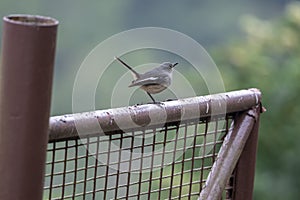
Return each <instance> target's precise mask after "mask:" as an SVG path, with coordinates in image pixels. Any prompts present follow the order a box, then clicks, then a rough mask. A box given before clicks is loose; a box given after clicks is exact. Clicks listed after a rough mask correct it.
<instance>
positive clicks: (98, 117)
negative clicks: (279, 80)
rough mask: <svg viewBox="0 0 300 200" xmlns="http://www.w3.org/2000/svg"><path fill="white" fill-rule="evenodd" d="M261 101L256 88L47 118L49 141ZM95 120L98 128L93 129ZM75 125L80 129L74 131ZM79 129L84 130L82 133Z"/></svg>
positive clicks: (239, 107)
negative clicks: (48, 122) (48, 120)
mask: <svg viewBox="0 0 300 200" xmlns="http://www.w3.org/2000/svg"><path fill="white" fill-rule="evenodd" d="M260 101H261V93H260V91H259V90H258V89H248V90H240V91H233V92H226V93H221V94H215V95H207V96H199V97H193V98H185V99H179V100H174V101H167V102H163V103H161V104H145V105H138V106H128V107H123V108H114V109H107V110H98V111H92V112H84V113H76V114H68V115H62V116H55V117H51V118H50V126H49V142H52V141H62V140H68V139H76V138H78V137H79V131H80V132H81V134H80V137H84V136H90V135H97V134H113V133H120V131H122V132H125V131H130V130H138V129H139V128H143V127H147V128H149V127H151V126H155V125H162V124H165V123H172V122H180V121H186V120H193V119H201V118H203V119H204V118H206V117H213V116H217V115H225V114H228V113H234V112H239V111H244V110H247V109H250V108H252V107H254V106H256V105H258V104H260ZM95 122H96V123H97V125H98V126H99V127H100V128H99V129H97V131H95V127H94V126H95ZM78 125H79V126H80V130H79V131H78ZM82 132H84V133H83V134H82Z"/></svg>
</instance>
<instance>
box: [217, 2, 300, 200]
mask: <svg viewBox="0 0 300 200" xmlns="http://www.w3.org/2000/svg"><path fill="white" fill-rule="evenodd" d="M241 27H242V29H243V31H244V32H245V38H244V40H235V41H232V42H230V43H229V44H226V45H224V46H223V47H220V48H216V49H215V52H214V54H213V58H214V60H215V62H216V63H217V66H218V67H219V69H220V70H221V73H222V75H223V77H224V81H225V86H226V89H227V90H233V89H240V88H249V87H257V88H259V89H261V91H262V94H263V105H264V106H265V107H266V109H267V112H266V113H264V114H263V115H262V116H261V127H260V137H259V149H258V160H257V173H256V181H255V199H299V198H300V190H299V188H300V170H299V169H300V159H299V157H298V156H299V152H300V145H299V141H300V134H299V132H300V123H299V117H300V106H299V102H300V84H299V82H300V45H299V44H300V2H293V3H290V4H288V5H287V7H286V10H285V13H284V16H283V17H282V18H279V19H277V20H274V21H266V20H260V19H258V18H256V17H254V16H249V15H248V16H244V17H243V18H242V19H241Z"/></svg>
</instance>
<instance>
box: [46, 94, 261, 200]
mask: <svg viewBox="0 0 300 200" xmlns="http://www.w3.org/2000/svg"><path fill="white" fill-rule="evenodd" d="M260 96H261V94H260V92H259V91H258V90H256V89H250V90H241V91H235V92H228V93H224V94H217V95H209V96H204V97H194V98H189V99H183V100H178V101H171V102H164V103H163V104H161V105H153V104H147V105H140V106H130V107H126V108H116V109H109V110H102V111H94V112H89V113H79V114H71V115H64V116H57V117H51V119H50V128H49V144H48V150H47V163H46V175H45V187H44V198H45V199H198V198H199V199H220V198H222V199H252V190H253V179H254V169H255V155H256V141H257V132H258V131H257V127H258V122H259V121H258V119H259V113H260V112H259V111H260ZM214 105H215V108H214ZM224 107H225V108H226V112H225V113H223V111H224V109H222V108H224ZM195 110H197V111H198V114H199V116H198V115H195ZM189 111H190V114H189ZM151 113H152V114H153V113H155V114H154V117H153V116H150V115H151ZM162 114H164V115H165V118H162V119H163V120H162V121H160V120H159V119H156V120H154V121H155V122H153V123H151V120H149V119H152V120H153V118H155V117H156V116H160V115H162ZM128 120H132V121H134V123H127V122H128ZM91 121H94V122H96V124H98V125H99V127H100V128H99V127H97V128H95V125H92V123H91ZM137 124H139V125H138V126H137ZM82 127H84V128H82ZM90 127H94V129H91V128H90ZM120 127H122V128H120ZM249 156H250V157H249ZM245 158H247V159H245ZM246 166H247V168H246ZM234 169H235V170H234ZM208 177H209V178H208ZM241 177H242V178H241ZM200 193H201V194H200ZM199 196H200V197H199ZM241 197H243V198H241Z"/></svg>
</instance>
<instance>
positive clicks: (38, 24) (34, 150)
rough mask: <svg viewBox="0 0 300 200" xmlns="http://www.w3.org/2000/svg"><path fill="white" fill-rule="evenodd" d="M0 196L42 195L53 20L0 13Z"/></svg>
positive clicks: (9, 198)
mask: <svg viewBox="0 0 300 200" xmlns="http://www.w3.org/2000/svg"><path fill="white" fill-rule="evenodd" d="M3 21H4V24H3V38H2V62H1V71H0V74H1V78H0V199H5V200H16V199H31V200H36V199H39V200H40V199H42V195H43V181H44V168H45V158H46V148H47V140H48V132H47V130H48V124H49V112H50V100H51V88H52V76H53V65H54V54H55V46H56V32H57V26H58V21H57V20H55V19H52V18H48V17H42V16H30V15H11V16H6V17H4V18H3Z"/></svg>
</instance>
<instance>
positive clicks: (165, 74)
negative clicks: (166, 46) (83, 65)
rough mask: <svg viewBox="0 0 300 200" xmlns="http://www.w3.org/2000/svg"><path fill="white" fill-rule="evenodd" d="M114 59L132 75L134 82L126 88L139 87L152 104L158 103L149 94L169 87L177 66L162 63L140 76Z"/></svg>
mask: <svg viewBox="0 0 300 200" xmlns="http://www.w3.org/2000/svg"><path fill="white" fill-rule="evenodd" d="M115 59H116V60H117V61H119V62H120V63H121V64H123V65H124V66H125V67H127V68H128V69H129V70H130V71H131V72H132V74H133V77H134V80H133V81H132V82H131V84H130V85H129V86H128V87H134V86H139V87H140V88H141V89H143V90H144V91H146V93H147V94H148V95H149V97H150V98H151V99H152V101H153V103H154V104H156V103H159V102H157V101H155V99H154V98H153V96H152V95H151V94H157V93H160V92H162V91H163V90H165V89H167V88H168V87H169V86H170V85H171V82H172V72H173V68H174V67H175V66H176V65H178V63H177V62H176V63H171V62H164V63H162V64H160V65H159V66H158V67H156V68H154V69H152V70H150V71H147V72H145V73H143V74H141V73H138V72H137V71H135V70H134V69H133V68H132V67H130V66H129V65H128V64H126V63H125V62H124V61H123V60H121V59H120V58H119V57H115Z"/></svg>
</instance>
